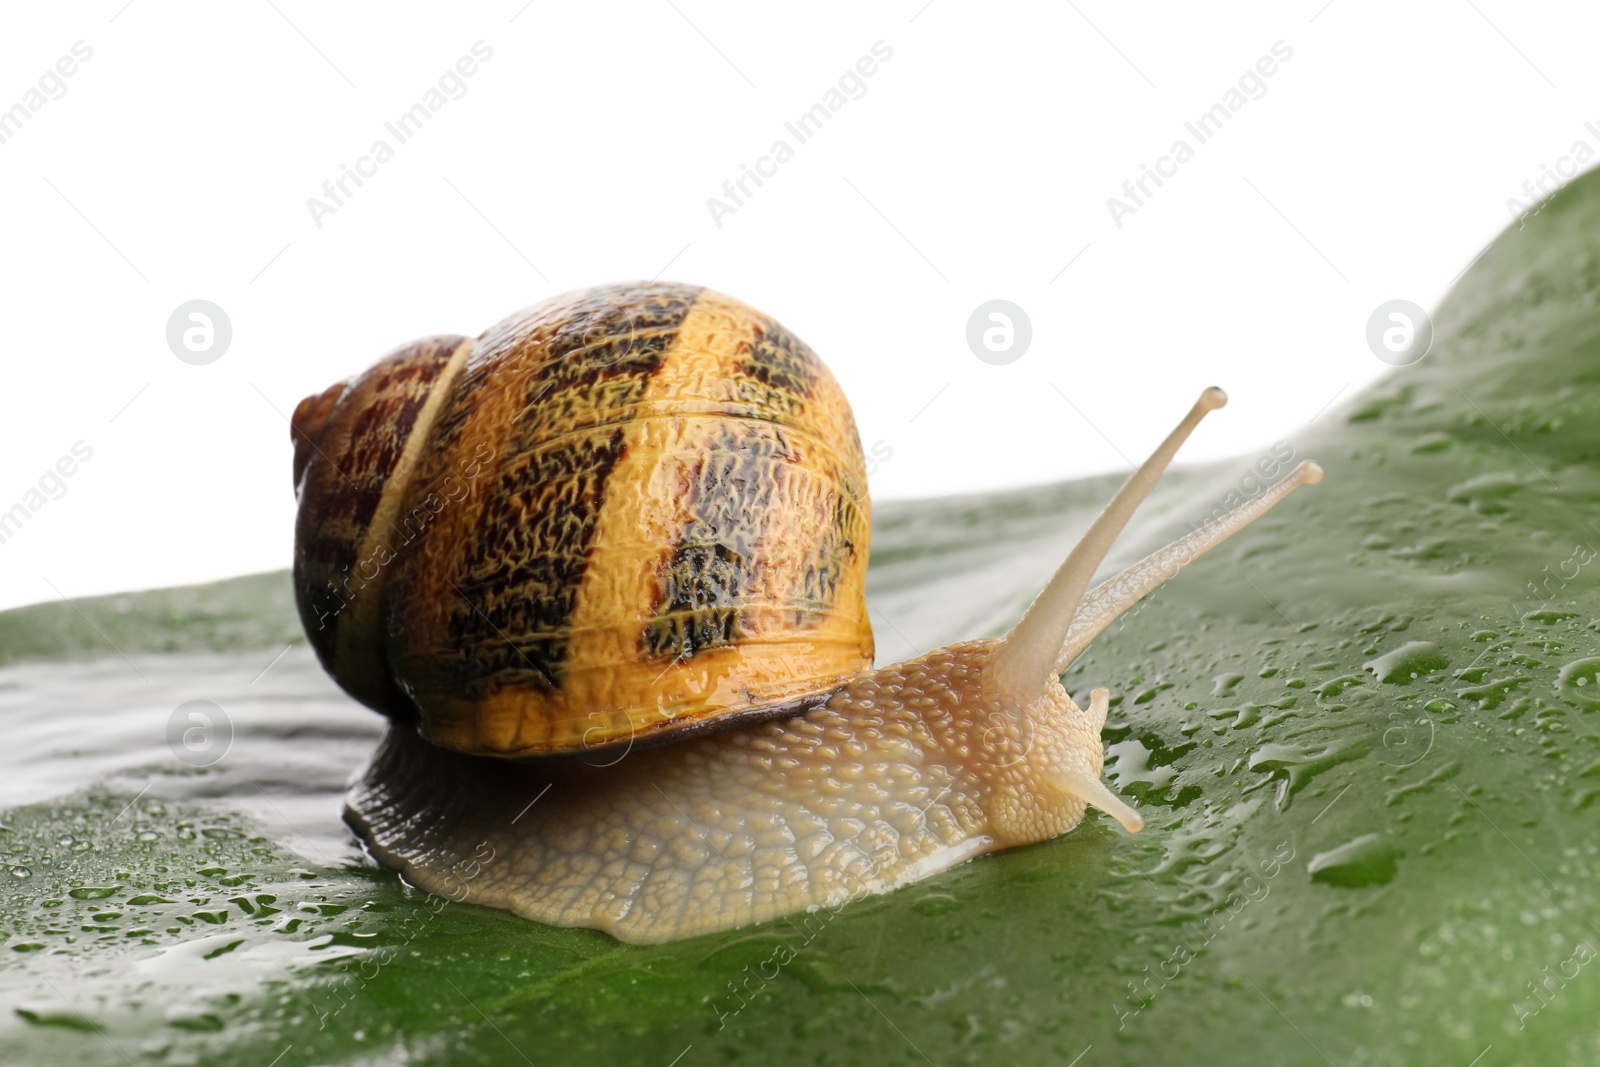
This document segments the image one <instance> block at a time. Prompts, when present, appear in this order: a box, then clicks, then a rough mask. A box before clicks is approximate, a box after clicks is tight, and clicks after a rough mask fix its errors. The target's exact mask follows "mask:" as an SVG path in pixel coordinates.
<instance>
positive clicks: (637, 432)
mask: <svg viewBox="0 0 1600 1067" xmlns="http://www.w3.org/2000/svg"><path fill="white" fill-rule="evenodd" d="M449 341H454V342H455V343H454V344H453V345H450V344H448V343H446V342H449ZM424 346H431V347H429V348H428V351H429V352H430V353H432V354H431V355H430V356H427V357H420V356H419V354H418V353H416V352H413V351H412V350H413V349H419V348H422V347H424ZM446 349H448V351H446ZM405 353H410V355H409V356H408V357H407V363H406V365H407V366H410V367H414V368H422V367H428V368H432V378H431V379H430V381H431V385H432V390H431V392H430V395H431V396H433V397H435V398H436V399H435V400H434V403H435V404H436V408H435V409H433V410H430V411H429V412H427V413H426V417H423V413H422V412H421V411H420V409H419V411H418V412H417V413H416V417H414V418H413V419H412V429H411V435H412V437H411V438H410V439H408V440H410V444H408V445H407V446H405V448H404V449H403V451H404V452H405V454H406V456H411V455H412V454H413V453H414V456H415V467H414V469H413V470H411V471H410V472H409V474H408V476H407V477H405V478H403V479H398V478H394V479H391V480H390V481H389V483H388V484H387V486H386V488H384V489H383V490H382V491H380V493H379V496H380V497H381V498H382V499H384V500H385V501H386V502H388V501H390V500H392V507H390V508H389V511H388V512H387V513H380V509H378V508H376V507H373V508H371V509H370V510H371V512H372V514H373V515H375V516H376V517H377V518H378V519H380V520H387V521H388V522H389V523H390V524H391V526H395V525H398V527H399V532H401V533H404V534H406V535H408V536H405V537H404V538H403V539H402V540H400V541H399V542H395V541H394V540H393V539H386V538H384V537H383V536H381V534H375V533H373V532H372V530H371V526H372V520H371V519H369V520H368V521H367V522H366V524H365V526H363V525H362V524H361V523H359V522H357V521H355V519H356V512H359V511H360V510H362V508H361V505H362V504H363V503H364V501H365V497H366V495H368V494H367V493H366V492H364V490H369V489H370V485H369V483H368V481H367V480H364V479H363V477H362V475H363V471H364V469H365V468H362V469H358V470H357V471H356V472H355V474H354V476H353V477H347V478H345V479H343V480H345V481H350V482H353V483H354V487H353V488H351V489H349V490H348V492H347V500H338V501H334V502H333V503H334V505H335V506H337V507H343V506H344V505H345V504H346V503H348V504H349V505H350V507H351V517H350V518H349V519H347V520H346V521H344V522H343V523H328V522H326V521H325V520H321V521H315V520H314V521H313V522H312V523H311V524H312V525H313V526H315V527H316V529H315V530H314V531H312V532H314V533H316V534H320V535H321V536H322V538H323V540H324V541H338V542H339V545H338V547H337V549H335V547H334V546H332V545H330V544H325V543H321V542H318V541H317V540H316V538H313V539H312V542H311V545H310V547H309V548H307V550H306V554H307V555H318V556H320V557H325V558H327V559H328V560H329V561H330V563H331V566H332V568H333V569H335V570H337V568H339V567H341V566H346V565H349V560H348V559H347V558H345V557H346V556H348V555H349V554H350V549H349V543H351V541H352V540H354V539H355V535H356V534H358V533H359V534H361V535H362V537H361V539H362V540H363V541H364V543H365V544H367V545H369V546H372V547H374V548H383V549H387V550H388V551H379V552H377V553H376V555H375V557H374V558H375V559H377V560H378V561H379V569H380V570H381V571H382V574H381V577H380V578H379V579H377V580H378V581H379V582H380V583H381V584H380V585H379V587H378V589H377V590H376V592H377V595H376V596H373V597H367V598H365V599H362V598H355V599H352V600H351V601H350V604H351V609H349V610H351V611H352V612H353V611H354V609H355V608H356V607H357V606H358V605H359V607H360V608H361V609H362V612H361V616H360V618H359V619H358V620H355V621H356V623H357V624H356V625H352V622H351V621H342V622H340V623H339V624H338V625H339V627H340V628H341V629H346V630H347V632H348V634H349V635H350V638H351V640H354V635H355V633H356V631H357V630H359V632H360V634H361V639H362V640H363V641H365V642H368V643H367V644H365V645H363V647H362V648H360V649H359V650H358V649H356V648H354V647H353V646H352V645H349V644H346V640H345V636H344V635H340V636H339V637H337V638H336V639H335V641H334V644H335V646H336V654H335V655H334V657H333V658H334V660H335V665H332V666H330V667H329V669H330V671H332V672H333V673H334V674H335V676H336V677H339V679H340V681H341V684H343V685H344V686H345V688H346V689H347V690H349V691H350V692H351V693H352V694H354V695H356V696H357V697H358V698H359V699H362V700H363V701H364V702H366V703H368V704H370V705H372V706H374V707H377V708H379V709H380V710H384V711H388V712H390V713H391V714H406V713H409V711H410V709H412V708H415V709H416V711H417V713H418V716H419V720H420V725H421V729H422V731H423V733H424V735H425V736H426V737H428V738H429V740H432V741H434V742H435V743H437V744H440V745H443V746H445V747H449V748H454V749H457V750H459V751H464V752H476V753H489V754H497V755H541V754H556V753H568V752H578V751H584V750H588V749H594V748H601V747H609V746H616V745H627V744H632V743H634V742H636V741H637V742H648V741H651V740H655V739H658V738H660V737H665V736H670V735H682V734H686V733H689V732H695V731H699V730H704V729H708V728H721V727H723V726H727V725H733V724H735V723H737V722H740V721H749V720H750V719H751V718H755V717H771V716H774V715H781V714H793V713H795V712H797V711H799V710H803V709H804V708H805V707H809V706H812V705H814V704H817V703H820V702H821V701H823V700H825V699H827V697H828V695H829V694H830V693H832V692H833V691H835V690H836V689H837V688H838V687H839V686H840V685H842V684H843V683H844V682H846V681H848V680H849V679H850V678H852V677H854V676H855V675H856V674H858V673H859V672H860V671H861V670H863V669H866V668H867V667H870V665H871V662H872V637H871V630H870V626H869V625H868V623H867V616H866V609H865V600H864V597H863V596H862V581H863V577H864V571H865V566H866V557H867V537H868V524H869V522H870V516H869V504H868V498H867V489H866V479H865V462H864V459H863V457H862V454H861V448H860V443H859V439H858V437H857V434H856V429H855V425H854V421H853V419H852V417H851V415H850V410H849V405H848V403H847V402H846V400H845V399H844V396H843V393H842V391H841V390H840V389H839V387H838V385H837V383H836V382H835V381H834V380H833V378H832V376H831V375H830V374H829V373H828V371H827V369H826V368H825V367H824V366H823V365H822V363H821V362H820V361H819V360H818V359H817V358H816V356H815V355H814V354H813V353H812V352H811V351H810V349H808V348H807V347H806V346H805V345H804V344H803V343H801V342H800V341H799V340H798V339H797V338H795V337H794V336H793V335H792V334H790V333H788V331H786V330H784V329H783V327H781V326H780V325H778V324H777V323H776V322H775V321H773V320H772V319H771V318H769V317H767V316H765V315H762V314H760V313H759V312H756V311H754V310H753V309H751V308H749V307H746V306H745V305H743V304H741V303H739V302H738V301H735V300H732V299H730V298H728V297H725V296H722V295H720V294H717V293H713V292H711V291H709V290H704V289H700V288H697V287H690V286H683V285H676V284H672V283H639V284H634V285H620V286H608V287H604V288H599V289H592V290H586V291H582V292H578V293H573V294H569V295H567V296H564V297H558V298H555V299H553V300H550V301H547V302H545V303H544V304H541V305H538V306H536V307H534V308H530V309H528V310H526V311H523V312H520V313H518V314H516V315H513V316H511V317H510V318H508V319H506V320H505V321H503V322H501V323H499V324H497V325H496V326H494V327H491V328H490V329H489V330H487V331H486V332H485V333H484V334H483V335H482V336H481V337H479V338H478V339H477V340H476V341H475V342H467V343H462V342H461V341H460V339H434V340H433V341H431V342H422V343H419V345H418V346H411V348H410V349H407V350H403V352H402V353H397V354H396V355H395V356H393V357H390V360H387V361H385V363H384V364H380V365H379V366H378V367H375V368H374V369H373V370H372V371H369V372H368V373H367V375H363V376H362V377H361V378H360V379H357V380H356V381H355V382H354V383H352V385H351V386H350V387H349V388H348V389H346V390H344V391H343V392H341V393H338V394H337V395H335V396H334V397H333V399H332V400H331V401H330V400H328V399H327V394H324V395H323V397H321V398H313V399H308V401H306V402H305V403H304V404H302V406H301V407H302V411H298V412H297V417H301V416H302V415H303V417H302V418H301V421H302V422H303V423H304V424H305V426H306V428H307V429H308V431H309V430H310V429H311V428H313V427H314V426H315V425H316V423H317V422H318V421H319V418H318V416H319V414H321V415H322V419H321V420H320V421H323V422H324V423H325V425H324V426H323V427H322V433H321V438H322V442H329V441H333V442H334V443H336V444H337V443H338V440H339V428H340V427H342V426H345V425H346V424H347V423H348V424H350V425H351V426H352V427H353V425H354V423H356V422H361V423H362V424H363V426H364V427H365V430H366V431H367V432H371V433H374V434H376V436H377V438H378V440H377V441H376V443H368V444H366V445H365V446H363V447H362V448H360V449H356V451H358V452H360V453H361V454H362V455H365V454H367V453H370V452H392V451H393V450H394V448H395V447H396V445H395V442H394V440H392V439H393V438H396V437H398V436H399V435H398V433H391V432H389V431H387V430H380V429H379V428H378V424H379V423H381V422H382V421H383V420H384V419H386V418H389V417H390V415H389V414H387V413H386V414H363V415H361V416H356V415H354V413H355V412H357V411H362V410H363V409H364V405H367V404H368V403H369V402H374V401H375V402H376V403H377V404H379V405H382V406H384V407H385V409H386V411H387V412H399V411H400V410H401V409H402V408H404V407H405V405H406V404H409V403H415V402H416V400H417V397H418V395H420V394H419V393H417V392H415V390H416V389H417V388H419V387H420V383H419V381H418V380H416V379H408V380H407V381H406V382H401V381H399V380H398V377H399V375H398V372H393V371H392V372H390V373H389V374H387V375H385V374H384V373H383V368H384V367H385V366H386V365H388V364H390V363H392V362H394V361H395V360H398V359H400V358H401V356H402V355H404V354H405ZM410 373H412V374H416V375H418V376H421V375H422V374H424V373H426V372H425V371H423V370H420V369H417V370H413V371H411V372H410ZM374 376H377V379H376V380H374V381H373V382H372V383H371V385H370V387H368V386H367V385H366V384H365V383H367V382H368V379H369V378H373V377H374ZM337 388H338V387H336V389H337ZM330 392H331V391H330ZM325 407H327V408H329V411H328V412H326V413H324V412H322V410H321V409H323V408H325ZM345 412H350V413H351V416H350V417H349V418H348V419H346V417H345V415H344V414H343V413H345ZM418 434H421V435H423V438H421V439H418V438H416V435H418ZM319 447H321V448H322V450H323V451H327V448H326V444H325V443H324V444H320V445H319ZM298 452H299V449H298V448H297V453H298ZM324 458H325V457H324V456H322V455H319V454H317V453H315V452H312V453H311V454H310V455H309V457H308V458H307V459H306V460H305V463H306V466H305V470H306V471H307V472H308V473H307V476H306V481H305V484H306V485H307V486H308V487H309V486H310V485H311V484H312V483H313V481H314V480H316V479H317V476H318V474H319V468H321V467H326V466H333V465H339V466H342V465H343V464H339V462H338V459H339V457H337V456H333V455H329V456H328V457H326V458H327V459H328V460H331V461H332V462H330V463H325V462H324ZM297 462H298V460H297ZM320 473H321V474H322V478H321V482H322V483H326V482H327V481H328V479H329V477H338V476H337V475H329V474H328V473H327V472H325V471H322V472H320ZM344 473H345V474H346V475H347V476H348V475H351V472H350V471H345V472H344ZM326 502H327V498H324V503H326ZM307 512H308V506H307V503H306V497H305V496H304V495H302V505H301V525H302V527H305V526H306V525H307V521H308V520H307ZM298 532H301V531H297V533H298ZM300 555H301V552H300V551H298V550H297V577H298V575H299V565H298V562H299V558H300ZM354 558H356V559H357V560H360V559H362V558H363V557H362V556H361V553H360V552H359V551H357V552H355V553H354ZM323 569H328V567H327V566H326V565H325V566H324V567H323ZM368 569H369V570H370V569H371V568H370V567H369V568H368ZM299 587H300V586H298V585H297V588H299ZM302 615H303V617H306V618H307V620H308V621H307V629H308V631H310V630H311V628H312V626H314V625H315V618H314V616H315V615H316V613H315V612H311V613H308V612H307V611H306V600H305V599H304V598H302ZM374 639H375V640H374ZM313 640H314V641H315V640H316V637H315V636H314V638H313ZM320 652H322V648H321V647H320V646H319V653H320ZM324 662H325V663H327V662H328V657H327V656H326V655H325V656H324ZM342 672H353V675H354V677H355V679H356V680H355V681H354V683H352V681H351V680H350V679H348V678H347V677H346V676H345V673H342Z"/></svg>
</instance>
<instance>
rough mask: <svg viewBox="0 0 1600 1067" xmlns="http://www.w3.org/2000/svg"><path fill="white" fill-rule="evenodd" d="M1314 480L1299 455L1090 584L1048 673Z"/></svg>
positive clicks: (1316, 471) (1315, 470)
mask: <svg viewBox="0 0 1600 1067" xmlns="http://www.w3.org/2000/svg"><path fill="white" fill-rule="evenodd" d="M1320 481H1322V468H1321V467H1320V466H1318V465H1317V464H1316V463H1315V462H1313V461H1312V460H1309V459H1308V460H1305V461H1303V462H1301V463H1300V465H1299V466H1297V467H1295V469H1294V470H1293V471H1291V472H1289V475H1288V477H1286V478H1284V479H1283V480H1282V481H1280V482H1278V483H1277V484H1276V485H1274V486H1273V487H1272V488H1270V489H1268V490H1267V491H1266V492H1264V493H1262V494H1261V495H1260V496H1258V497H1256V499H1254V500H1252V501H1250V502H1249V503H1248V504H1241V505H1239V506H1238V507H1236V508H1234V509H1233V510H1232V511H1230V512H1228V513H1227V514H1226V515H1223V516H1221V517H1220V518H1216V519H1212V520H1211V521H1210V522H1208V523H1206V524H1205V525H1204V526H1201V527H1199V528H1197V529H1195V530H1194V531H1193V532H1191V533H1188V534H1186V535H1184V536H1183V537H1180V538H1178V539H1177V540H1176V541H1174V542H1172V543H1171V544H1170V545H1167V546H1166V547H1165V548H1162V549H1158V550H1157V551H1155V552H1152V553H1150V554H1149V555H1148V556H1146V557H1145V558H1144V559H1141V560H1140V561H1139V562H1138V563H1135V564H1133V566H1131V567H1128V568H1127V569H1126V570H1123V571H1121V572H1119V573H1118V574H1116V575H1115V576H1113V577H1111V578H1107V579H1106V580H1105V581H1103V582H1101V583H1100V584H1099V585H1097V586H1095V587H1094V588H1093V589H1091V590H1090V591H1089V593H1088V594H1087V595H1086V596H1085V597H1084V598H1083V600H1082V602H1081V603H1079V605H1078V610H1077V613H1076V614H1074V615H1073V617H1072V626H1071V627H1070V628H1069V629H1068V630H1067V637H1066V640H1065V641H1064V642H1063V644H1062V647H1061V654H1060V655H1059V656H1057V657H1056V662H1055V665H1054V666H1053V667H1052V668H1051V671H1052V673H1055V674H1060V673H1061V672H1062V671H1064V670H1066V669H1067V668H1068V667H1070V666H1071V665H1072V661H1073V660H1075V659H1077V658H1078V656H1079V654H1080V653H1082V652H1083V650H1084V649H1085V648H1087V647H1089V643H1090V642H1091V641H1093V640H1094V639H1095V638H1096V637H1098V636H1100V634H1101V633H1102V632H1103V631H1104V630H1105V628H1106V627H1107V626H1110V625H1111V624H1112V623H1113V622H1115V621H1116V620H1117V617H1118V616H1119V615H1121V614H1122V613H1123V612H1125V611H1127V610H1128V609H1129V608H1131V607H1133V606H1134V605H1135V604H1137V603H1138V602H1139V601H1140V600H1142V599H1144V597H1145V596H1147V595H1148V594H1149V593H1150V592H1151V591H1152V590H1154V589H1155V588H1156V587H1157V586H1159V585H1160V584H1161V583H1162V582H1165V581H1166V580H1167V579H1168V578H1171V577H1172V576H1173V575H1175V574H1177V573H1178V572H1179V571H1180V570H1182V569H1183V568H1184V567H1185V566H1186V565H1188V564H1189V563H1192V562H1193V561H1195V560H1197V559H1199V558H1200V557H1201V556H1203V555H1205V554H1206V553H1207V552H1209V551H1211V549H1213V548H1215V547H1216V546H1217V545H1220V544H1221V543H1222V542H1224V541H1226V540H1227V539H1228V538H1230V537H1232V536H1233V535H1234V534H1236V533H1238V532H1239V531H1240V530H1242V529H1244V528H1245V527H1246V526H1249V525H1250V524H1251V523H1252V522H1255V521H1256V520H1257V519H1259V518H1260V517H1261V516H1263V515H1265V514H1266V513H1267V512H1269V511H1271V510H1272V508H1273V507H1274V506H1276V505H1277V504H1278V503H1279V502H1281V501H1282V500H1283V498H1284V497H1286V496H1288V495H1289V494H1290V493H1292V492H1294V491H1295V490H1296V489H1298V488H1300V487H1301V486H1302V485H1315V484H1316V483H1318V482H1320Z"/></svg>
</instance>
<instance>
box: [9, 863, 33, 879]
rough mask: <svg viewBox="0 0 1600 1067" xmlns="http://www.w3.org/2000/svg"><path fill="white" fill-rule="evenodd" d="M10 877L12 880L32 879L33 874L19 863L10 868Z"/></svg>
mask: <svg viewBox="0 0 1600 1067" xmlns="http://www.w3.org/2000/svg"><path fill="white" fill-rule="evenodd" d="M11 877H13V878H32V877H33V872H32V871H30V870H29V869H28V868H26V867H24V866H22V864H20V863H19V864H17V865H16V866H15V867H13V868H11Z"/></svg>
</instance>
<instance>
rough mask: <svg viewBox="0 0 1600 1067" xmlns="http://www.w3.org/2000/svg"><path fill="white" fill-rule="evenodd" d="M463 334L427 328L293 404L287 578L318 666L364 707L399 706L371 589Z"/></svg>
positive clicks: (460, 359) (466, 344) (376, 587)
mask: <svg viewBox="0 0 1600 1067" xmlns="http://www.w3.org/2000/svg"><path fill="white" fill-rule="evenodd" d="M471 347H472V342H471V341H469V340H468V339H467V338H465V337H457V336H440V337H430V338H427V339H425V340H422V341H417V342H416V343H414V344H410V345H406V346H404V347H402V348H399V349H397V350H396V351H394V352H392V353H390V354H389V355H388V356H386V357H384V358H383V359H381V360H379V361H378V362H377V363H376V364H375V365H373V366H372V367H371V368H370V369H368V370H367V371H365V372H364V373H362V374H360V375H358V376H356V377H355V378H353V379H351V380H350V381H348V382H340V383H338V384H336V385H334V386H332V387H331V388H329V389H327V390H326V391H324V392H323V393H322V394H320V395H319V396H314V397H307V398H306V399H305V400H303V401H301V402H300V404H299V406H298V407H297V408H296V409H295V413H294V418H293V419H292V420H291V430H292V433H293V436H294V441H295V492H296V495H297V496H298V497H299V499H300V510H299V514H298V515H297V517H296V521H295V553H294V584H295V594H296V601H297V602H298V604H299V608H300V621H301V624H302V625H303V626H304V627H305V631H306V634H307V635H308V636H309V638H310V639H311V644H312V647H313V648H315V649H316V652H317V656H318V658H319V659H321V661H322V664H323V666H324V667H325V668H326V669H327V671H328V673H329V674H331V675H333V677H334V678H335V679H336V680H337V681H338V682H339V684H340V685H341V686H343V687H344V689H345V691H346V692H348V693H350V695H351V696H354V697H355V698H356V699H357V700H360V701H361V702H362V703H364V704H366V705H368V706H369V707H374V708H379V709H380V710H384V711H387V712H389V713H391V714H402V713H404V712H405V711H406V710H408V708H409V705H408V703H407V701H406V698H405V697H404V694H402V693H401V692H400V691H399V690H398V689H397V688H396V687H395V683H394V680H393V678H392V676H391V674H390V672H389V671H388V670H387V669H386V666H385V664H384V662H383V658H382V647H383V635H382V633H381V632H380V627H381V626H382V624H383V613H382V610H381V609H382V605H383V592H384V588H385V586H386V584H387V582H388V579H389V577H390V575H391V573H392V568H391V567H390V563H391V562H392V561H393V560H394V558H395V555H396V553H395V551H394V545H395V544H397V543H400V541H401V540H402V539H403V537H404V536H405V531H406V528H407V525H408V523H407V517H406V516H402V515H401V514H400V505H401V501H402V499H403V498H404V496H405V492H406V489H407V488H408V484H409V482H410V479H411V474H412V471H413V470H414V469H415V467H416V465H417V461H418V459H419V458H420V456H421V454H422V450H423V448H424V446H425V444H426V442H427V439H428V435H429V430H430V428H431V425H432V423H433V421H434V420H435V418H436V417H437V415H438V412H439V409H440V408H441V407H442V406H443V403H444V400H445V398H446V396H447V395H448V394H449V391H450V386H451V384H452V382H453V379H454V377H455V375H456V374H457V373H458V372H459V371H460V368H461V366H462V364H463V363H464V362H465V359H466V355H467V353H468V352H469V351H470V350H471Z"/></svg>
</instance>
